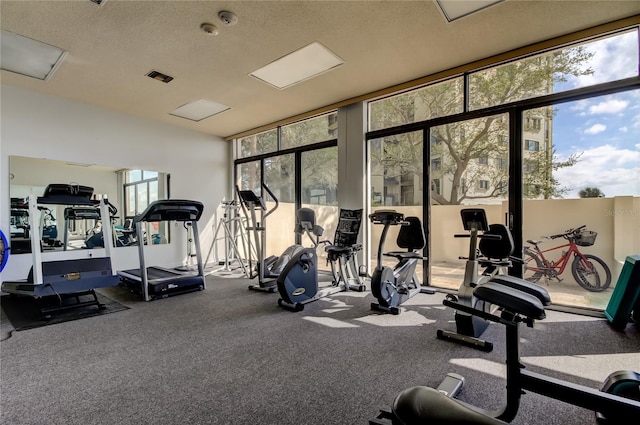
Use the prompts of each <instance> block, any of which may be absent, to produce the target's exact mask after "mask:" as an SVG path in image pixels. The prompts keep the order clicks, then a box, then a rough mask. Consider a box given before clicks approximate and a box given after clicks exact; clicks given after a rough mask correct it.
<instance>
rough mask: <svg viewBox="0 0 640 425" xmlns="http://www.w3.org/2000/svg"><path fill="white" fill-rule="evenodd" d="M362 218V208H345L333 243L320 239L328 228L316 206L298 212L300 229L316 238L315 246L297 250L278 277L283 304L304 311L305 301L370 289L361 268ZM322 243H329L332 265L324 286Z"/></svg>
mask: <svg viewBox="0 0 640 425" xmlns="http://www.w3.org/2000/svg"><path fill="white" fill-rule="evenodd" d="M361 221H362V210H343V209H341V210H340V218H339V220H338V227H337V229H336V235H335V237H334V243H333V244H331V243H330V242H329V241H321V240H320V236H322V234H323V233H324V229H323V228H322V227H321V226H318V225H316V219H315V212H314V211H313V210H312V209H310V208H300V209H299V210H298V211H296V229H297V230H296V231H297V232H298V233H301V232H304V233H307V234H308V235H309V236H310V237H311V238H312V239H314V238H315V240H314V246H313V247H312V248H302V249H301V250H299V251H297V252H296V253H295V254H294V255H293V257H292V258H291V260H289V262H288V263H287V265H286V266H285V268H284V270H283V271H282V273H281V274H280V276H278V279H277V285H278V291H279V293H280V299H279V300H278V305H279V306H281V307H283V308H285V309H287V310H291V311H302V310H303V309H304V305H305V304H308V303H310V302H313V301H316V300H319V299H320V298H324V297H327V296H329V295H333V294H336V293H338V292H344V291H350V290H354V291H359V292H363V291H365V290H366V285H365V283H364V281H363V277H364V276H363V274H364V271H363V270H360V267H359V265H358V259H357V253H358V251H359V250H360V249H362V245H361V244H358V243H356V241H357V238H358V232H359V230H360V223H361ZM320 244H324V245H325V252H326V253H327V261H329V264H330V265H331V277H330V279H331V281H330V282H326V284H323V285H321V284H320V281H319V277H318V254H317V249H318V247H319V246H320Z"/></svg>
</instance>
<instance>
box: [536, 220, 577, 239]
mask: <svg viewBox="0 0 640 425" xmlns="http://www.w3.org/2000/svg"><path fill="white" fill-rule="evenodd" d="M585 227H587V225H586V224H583V225H582V226H580V227H576V228H574V229H568V230H565V231H564V232H562V233H558V234H557V235H551V236H545V238H546V239H558V238H566V237H567V236H570V235H573V234H577V233H578V232H579V231H580V230H582V229H584V228H585Z"/></svg>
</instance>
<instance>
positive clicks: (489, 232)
mask: <svg viewBox="0 0 640 425" xmlns="http://www.w3.org/2000/svg"><path fill="white" fill-rule="evenodd" d="M460 216H461V217H462V225H463V227H464V229H465V230H467V231H469V233H468V234H457V235H454V237H456V238H469V256H468V257H460V259H466V260H467V261H466V264H465V273H464V279H463V281H462V284H461V285H460V288H459V289H458V294H457V296H455V295H447V297H446V298H447V300H449V301H452V302H456V303H457V304H458V305H459V304H462V305H465V306H468V307H472V308H474V309H477V310H481V311H485V312H490V311H491V309H492V306H491V305H490V304H487V303H485V302H483V301H480V300H478V299H476V298H475V297H474V296H473V293H474V290H475V288H476V287H478V286H479V285H482V284H483V283H485V282H487V281H489V280H491V281H493V282H497V283H499V284H501V285H504V286H509V287H512V288H515V289H518V290H520V291H524V292H527V293H529V294H531V295H534V296H536V297H538V298H540V299H545V294H544V293H543V291H542V290H541V288H540V287H538V286H537V285H534V284H531V283H529V282H527V281H525V280H522V279H518V278H515V277H513V276H509V275H506V274H498V273H499V272H500V270H501V269H505V268H510V267H512V265H513V264H512V261H518V260H520V259H518V258H516V257H513V256H512V255H511V254H513V250H514V243H513V237H512V236H511V232H510V231H509V229H508V228H507V227H506V226H505V225H503V224H491V225H489V224H487V216H486V213H485V211H484V209H481V208H466V209H463V210H461V211H460ZM478 241H479V242H478ZM520 261H521V260H520ZM479 267H482V268H483V271H482V273H479V272H478V269H479ZM545 292H546V291H545ZM546 297H548V295H546ZM455 323H456V332H451V331H446V330H442V329H438V332H437V337H438V338H439V339H444V340H448V341H452V342H457V343H461V344H465V345H468V346H471V347H473V348H477V349H479V350H482V351H485V352H490V351H491V350H493V344H492V343H491V342H488V341H485V340H483V339H481V338H480V336H481V335H482V334H483V333H484V331H485V330H486V329H487V327H488V326H489V323H490V322H489V321H487V320H485V319H483V318H481V317H479V316H477V315H471V314H468V313H464V312H462V311H459V310H456V312H455Z"/></svg>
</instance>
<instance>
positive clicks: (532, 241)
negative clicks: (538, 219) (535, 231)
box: [527, 239, 542, 245]
mask: <svg viewBox="0 0 640 425" xmlns="http://www.w3.org/2000/svg"><path fill="white" fill-rule="evenodd" d="M527 242H528V243H530V244H531V245H538V244H539V243H542V241H534V240H533V239H527Z"/></svg>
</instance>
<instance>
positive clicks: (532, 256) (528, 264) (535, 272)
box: [522, 247, 544, 283]
mask: <svg viewBox="0 0 640 425" xmlns="http://www.w3.org/2000/svg"><path fill="white" fill-rule="evenodd" d="M542 270H544V263H543V262H542V260H541V259H540V257H538V254H536V253H535V252H533V251H532V250H531V249H529V248H527V247H525V248H524V270H523V271H522V278H523V279H524V280H526V281H529V282H533V283H537V282H538V281H539V280H540V278H541V277H542V276H543V275H544V272H543V271H542Z"/></svg>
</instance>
